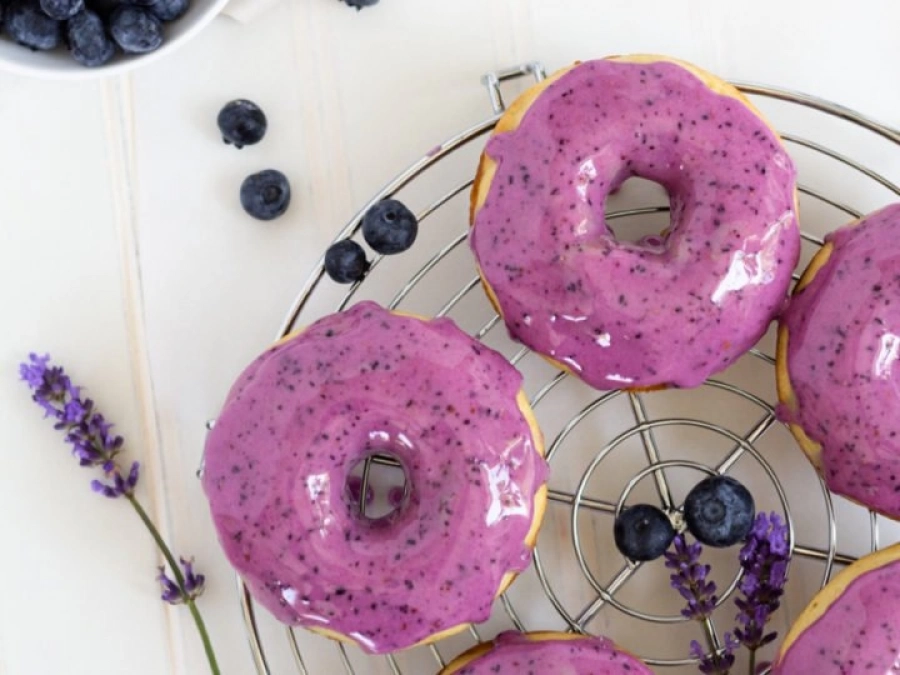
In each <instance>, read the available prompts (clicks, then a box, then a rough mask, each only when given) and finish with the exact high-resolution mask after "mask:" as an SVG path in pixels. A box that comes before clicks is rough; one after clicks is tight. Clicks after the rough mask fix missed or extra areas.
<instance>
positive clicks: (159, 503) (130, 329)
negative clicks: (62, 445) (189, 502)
mask: <svg viewBox="0 0 900 675" xmlns="http://www.w3.org/2000/svg"><path fill="white" fill-rule="evenodd" d="M103 111H104V117H105V123H106V136H107V150H108V161H109V172H110V182H111V193H112V196H113V210H114V221H115V226H116V234H117V237H118V240H119V266H120V271H121V275H122V299H123V307H122V310H123V313H124V315H125V325H126V331H127V336H128V351H129V360H130V368H131V372H132V380H133V383H134V395H135V399H136V401H137V406H138V416H139V420H140V432H139V437H138V438H137V439H134V440H137V442H136V443H135V442H133V441H132V442H130V443H128V445H129V446H130V447H131V448H133V449H134V450H135V455H134V456H135V457H136V458H139V459H140V461H141V477H142V481H141V482H142V485H143V487H144V490H145V494H146V495H147V498H148V500H149V503H148V504H147V511H148V512H149V513H150V516H151V517H152V518H153V519H154V521H155V522H156V525H157V527H158V528H159V530H160V532H161V533H162V535H163V537H164V538H165V539H166V541H169V542H171V541H172V531H173V527H172V521H171V513H169V509H168V508H167V500H166V489H165V484H166V481H165V473H166V472H165V461H164V455H163V448H162V434H161V433H160V425H159V417H158V415H157V411H156V406H155V395H154V389H153V377H152V374H151V370H150V354H149V349H148V344H147V331H146V326H145V323H144V321H145V316H144V294H143V281H142V277H141V260H140V245H139V238H138V222H137V221H138V218H137V203H136V197H135V193H136V189H137V176H136V164H135V152H136V150H135V132H134V124H135V119H134V109H133V90H132V80H131V77H130V76H128V75H125V76H122V77H118V78H111V79H109V80H107V82H106V83H105V84H104V87H103ZM176 548H177V547H176ZM148 566H149V565H148ZM163 616H164V617H165V622H166V634H167V636H168V640H167V645H166V652H167V654H168V659H169V663H170V669H169V672H171V673H172V674H173V675H177V674H183V675H187V670H186V659H185V645H184V639H183V638H184V625H183V623H182V620H181V608H179V607H173V606H171V605H166V606H164V607H163Z"/></svg>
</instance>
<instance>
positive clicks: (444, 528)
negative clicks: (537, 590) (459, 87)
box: [203, 302, 547, 653]
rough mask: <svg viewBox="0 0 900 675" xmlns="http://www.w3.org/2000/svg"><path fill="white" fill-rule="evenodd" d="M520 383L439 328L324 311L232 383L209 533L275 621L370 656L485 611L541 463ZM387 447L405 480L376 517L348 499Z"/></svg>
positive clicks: (514, 546)
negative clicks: (357, 478)
mask: <svg viewBox="0 0 900 675" xmlns="http://www.w3.org/2000/svg"><path fill="white" fill-rule="evenodd" d="M521 384H522V377H521V375H520V374H519V373H518V371H516V370H515V368H513V367H512V366H511V365H510V364H509V363H508V362H507V361H506V360H505V359H504V358H503V357H502V356H501V355H500V354H498V353H496V352H494V351H492V350H490V349H488V348H486V347H484V346H483V345H481V344H480V343H478V342H476V341H475V340H473V339H472V338H471V337H469V336H468V335H466V334H465V333H463V332H462V331H460V330H459V329H458V328H457V327H456V326H455V325H454V324H453V322H451V321H450V320H449V319H440V320H434V321H428V322H424V321H420V320H418V319H413V318H409V317H402V316H397V315H394V314H391V313H389V312H388V311H387V310H384V309H382V308H380V307H379V306H377V305H375V304H374V303H371V302H364V303H360V304H358V305H356V306H355V307H353V308H352V309H349V310H347V311H345V312H343V313H340V314H335V315H332V316H329V317H326V318H324V319H322V320H320V321H317V322H316V323H315V324H313V325H312V326H310V327H309V328H308V329H307V330H306V331H304V332H303V333H302V334H301V335H300V336H299V337H296V338H294V339H292V340H290V341H289V342H287V343H284V344H281V345H278V346H275V347H273V348H271V349H269V350H268V351H267V352H265V353H264V354H263V355H262V356H260V357H259V358H258V359H257V360H256V361H255V362H254V363H253V364H252V365H250V367H249V368H247V370H246V371H245V372H244V373H243V374H242V375H241V376H240V378H239V379H238V381H237V382H236V384H235V385H234V387H233V388H232V390H231V392H230V393H229V396H228V400H227V402H226V404H225V407H224V410H223V411H222V413H221V415H220V416H219V418H218V420H217V421H216V425H215V428H214V429H213V430H212V431H211V432H210V434H209V437H208V440H207V444H206V453H205V470H204V474H203V487H204V490H205V491H206V494H207V496H208V498H209V503H210V509H211V511H212V515H213V520H214V521H215V525H216V528H217V530H218V534H219V540H220V542H221V544H222V546H223V548H224V550H225V554H226V555H227V557H228V559H229V560H230V561H231V563H232V564H233V565H234V567H235V568H236V569H237V570H238V572H239V573H240V574H241V576H242V577H243V578H244V580H245V581H246V583H247V584H248V586H249V588H250V590H251V592H252V593H253V596H254V597H255V598H256V599H257V600H258V601H259V602H261V603H262V604H263V605H265V606H266V607H267V608H268V609H269V610H270V611H271V612H272V613H273V614H274V615H275V616H276V617H277V618H278V619H279V620H281V621H283V622H285V623H289V624H299V625H303V626H306V627H321V628H329V629H332V630H336V631H338V632H340V633H343V634H345V635H347V636H350V637H352V638H354V639H355V640H356V641H357V642H359V644H360V646H361V647H362V648H363V649H365V650H366V651H369V652H371V653H383V652H388V651H393V650H397V649H402V648H404V647H408V646H410V645H412V644H415V643H416V642H418V641H420V640H422V639H424V638H426V637H428V636H430V635H432V634H433V633H436V632H438V631H442V630H444V629H447V628H450V627H453V626H456V625H458V624H460V623H465V622H470V621H482V620H485V619H487V618H488V615H489V613H490V609H491V604H492V601H493V599H494V594H495V592H496V590H497V588H498V586H499V584H500V581H501V579H502V577H503V576H504V574H505V573H506V572H508V571H515V572H520V571H522V570H523V569H525V567H526V566H527V565H528V563H529V560H530V550H529V549H528V548H527V547H526V546H525V544H524V540H525V537H526V534H527V533H528V531H529V529H530V527H531V522H532V520H533V517H534V511H533V498H534V495H535V493H536V492H537V490H538V488H539V487H540V485H541V484H543V483H544V482H545V480H546V477H547V466H546V463H545V462H544V460H543V459H541V457H540V456H539V455H538V453H537V452H536V450H535V447H534V445H533V442H532V437H531V432H530V428H529V426H528V423H527V421H526V419H525V418H524V416H523V415H522V413H521V411H520V410H519V408H518V406H517V403H516V394H517V392H518V391H519V388H520V386H521ZM376 450H384V451H389V452H391V453H393V454H394V455H395V456H396V457H397V458H398V459H399V460H400V461H401V463H402V464H403V466H404V468H405V470H406V473H407V480H408V483H409V486H410V489H409V495H408V497H407V498H406V500H405V502H404V503H403V504H402V505H401V507H400V508H399V509H397V510H396V511H394V512H393V513H392V514H391V515H389V516H387V517H385V518H383V519H381V520H375V521H373V520H366V519H364V518H362V517H360V516H358V515H357V505H358V503H357V504H351V501H352V500H350V499H348V495H347V487H346V482H347V477H348V475H349V474H350V471H351V469H352V468H353V467H354V465H355V464H356V463H357V462H358V461H359V460H360V459H362V458H363V457H365V456H366V455H368V454H371V453H372V452H374V451H376Z"/></svg>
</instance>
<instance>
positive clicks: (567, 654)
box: [438, 632, 653, 675]
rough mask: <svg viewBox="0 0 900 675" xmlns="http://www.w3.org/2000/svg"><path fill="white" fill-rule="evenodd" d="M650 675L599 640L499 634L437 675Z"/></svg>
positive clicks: (634, 660) (637, 662) (635, 660)
mask: <svg viewBox="0 0 900 675" xmlns="http://www.w3.org/2000/svg"><path fill="white" fill-rule="evenodd" d="M525 673H541V674H544V673H565V674H566V675H619V674H621V673H627V674H628V675H653V671H652V670H650V668H649V667H647V665H646V664H644V663H643V662H642V661H641V660H640V659H638V658H637V657H635V656H632V655H631V654H629V653H628V652H624V651H622V650H621V649H619V648H618V647H616V646H615V645H614V644H613V643H612V642H610V641H609V640H607V639H606V638H602V637H590V636H587V635H576V634H573V633H554V632H541V633H516V632H507V633H501V634H500V635H498V636H497V637H496V639H495V640H494V641H493V642H486V643H483V644H480V645H476V646H475V647H473V648H472V649H470V650H469V651H467V652H466V653H465V654H463V655H461V656H459V657H457V658H456V659H455V660H454V661H453V662H451V663H450V664H449V665H448V666H447V667H446V668H444V669H443V670H442V671H441V672H440V673H438V675H512V674H515V675H524V674H525Z"/></svg>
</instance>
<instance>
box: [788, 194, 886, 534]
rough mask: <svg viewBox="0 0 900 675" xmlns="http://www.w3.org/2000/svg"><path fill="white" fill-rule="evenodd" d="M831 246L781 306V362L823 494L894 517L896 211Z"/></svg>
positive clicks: (871, 219)
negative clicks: (815, 453)
mask: <svg viewBox="0 0 900 675" xmlns="http://www.w3.org/2000/svg"><path fill="white" fill-rule="evenodd" d="M825 239H826V241H828V242H831V243H832V244H833V245H834V249H833V251H832V253H831V257H829V259H828V261H827V262H826V263H825V265H824V266H823V267H822V268H821V269H820V270H819V271H818V273H817V274H816V276H815V278H814V279H813V280H812V282H811V283H810V284H809V285H808V286H806V288H804V289H803V290H802V291H800V292H799V293H797V294H796V295H795V296H794V297H793V298H792V299H791V302H790V305H789V306H788V308H787V310H786V311H785V314H784V316H783V317H782V324H783V325H784V326H785V327H786V328H787V331H788V349H787V365H788V374H789V376H790V380H791V385H792V387H793V390H794V394H795V396H796V401H797V406H796V410H793V411H792V410H790V409H788V407H787V406H782V407H781V408H780V409H779V416H780V417H782V418H783V419H784V420H785V421H788V422H794V423H796V424H799V425H800V426H801V427H803V429H804V431H805V432H806V434H807V435H808V436H809V437H810V438H811V439H812V440H814V441H816V442H817V443H819V444H821V446H822V470H823V471H822V472H823V476H824V478H825V483H826V484H827V485H828V487H829V489H831V490H832V491H834V492H837V493H838V494H842V495H845V496H847V497H850V498H852V499H855V500H856V501H859V502H861V503H863V504H865V505H866V506H869V507H870V508H872V509H875V510H877V511H880V512H882V513H885V514H887V515H889V516H892V517H894V518H898V517H900V414H898V412H900V367H898V366H897V364H896V361H897V358H898V356H900V204H894V205H892V206H888V207H886V208H884V209H881V210H880V211H876V212H875V213H872V214H870V215H868V216H867V217H866V218H865V219H863V220H862V221H861V222H860V223H859V224H858V225H856V226H855V227H846V228H842V229H840V230H837V231H835V232H833V233H831V234H830V235H828V236H827V237H826V238H825Z"/></svg>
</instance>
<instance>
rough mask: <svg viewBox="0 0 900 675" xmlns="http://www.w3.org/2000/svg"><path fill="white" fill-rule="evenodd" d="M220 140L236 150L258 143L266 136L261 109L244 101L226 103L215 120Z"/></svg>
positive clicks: (264, 120) (265, 126)
mask: <svg viewBox="0 0 900 675" xmlns="http://www.w3.org/2000/svg"><path fill="white" fill-rule="evenodd" d="M217 122H218V124H219V131H221V132H222V140H224V141H225V142H226V143H228V144H230V145H234V147H236V148H243V147H244V146H245V145H253V144H255V143H259V142H260V141H261V140H262V137H263V136H265V135H266V129H267V128H268V122H267V121H266V115H265V113H264V112H263V111H262V109H261V108H260V107H259V106H258V105H256V104H255V103H253V101H247V100H244V99H238V100H236V101H231V102H230V103H226V104H225V107H223V108H222V110H220V111H219V117H218V119H217Z"/></svg>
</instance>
